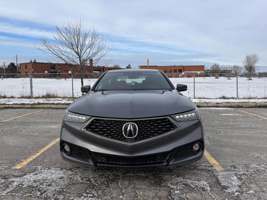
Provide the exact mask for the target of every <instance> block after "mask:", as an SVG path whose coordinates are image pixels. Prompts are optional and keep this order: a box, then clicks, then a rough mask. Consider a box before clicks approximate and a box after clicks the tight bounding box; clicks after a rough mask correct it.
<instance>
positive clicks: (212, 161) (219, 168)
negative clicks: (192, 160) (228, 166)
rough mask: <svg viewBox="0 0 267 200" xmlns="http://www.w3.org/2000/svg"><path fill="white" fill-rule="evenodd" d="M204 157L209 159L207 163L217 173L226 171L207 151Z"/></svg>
mask: <svg viewBox="0 0 267 200" xmlns="http://www.w3.org/2000/svg"><path fill="white" fill-rule="evenodd" d="M204 156H205V158H206V159H207V161H208V162H209V163H210V165H211V166H212V167H213V168H214V169H215V170H216V171H217V172H222V171H224V169H223V167H222V166H221V164H220V163H219V161H217V160H216V159H215V158H214V157H213V156H212V155H211V154H210V153H209V152H208V151H207V150H205V151H204Z"/></svg>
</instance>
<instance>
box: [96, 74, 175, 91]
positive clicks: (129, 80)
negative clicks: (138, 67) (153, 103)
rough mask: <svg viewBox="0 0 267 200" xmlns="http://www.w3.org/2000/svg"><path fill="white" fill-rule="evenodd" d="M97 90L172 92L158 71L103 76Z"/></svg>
mask: <svg viewBox="0 0 267 200" xmlns="http://www.w3.org/2000/svg"><path fill="white" fill-rule="evenodd" d="M99 90H101V91H102V90H172V86H171V85H170V84H169V82H168V81H167V79H166V78H165V77H164V76H163V75H162V74H161V73H160V72H158V71H125V72H108V73H107V74H105V75H104V76H103V77H102V78H101V79H100V81H99V82H98V83H97V85H96V87H95V91H99Z"/></svg>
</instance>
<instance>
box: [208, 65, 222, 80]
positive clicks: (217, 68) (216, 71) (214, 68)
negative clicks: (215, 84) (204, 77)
mask: <svg viewBox="0 0 267 200" xmlns="http://www.w3.org/2000/svg"><path fill="white" fill-rule="evenodd" d="M210 72H211V74H212V75H213V76H215V78H216V79H218V78H219V74H220V72H221V68H220V65H219V64H213V65H212V66H211V67H210Z"/></svg>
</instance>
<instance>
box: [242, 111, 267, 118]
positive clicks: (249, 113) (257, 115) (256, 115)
mask: <svg viewBox="0 0 267 200" xmlns="http://www.w3.org/2000/svg"><path fill="white" fill-rule="evenodd" d="M239 112H242V113H245V114H247V115H252V116H254V117H258V118H260V119H267V117H264V116H262V115H259V114H256V113H252V112H248V111H245V110H239Z"/></svg>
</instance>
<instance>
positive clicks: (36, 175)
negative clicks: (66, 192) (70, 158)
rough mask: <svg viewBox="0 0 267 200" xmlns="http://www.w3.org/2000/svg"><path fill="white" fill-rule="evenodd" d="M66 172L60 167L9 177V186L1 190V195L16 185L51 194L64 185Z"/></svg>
mask: <svg viewBox="0 0 267 200" xmlns="http://www.w3.org/2000/svg"><path fill="white" fill-rule="evenodd" d="M65 173H66V172H63V170H61V169H57V168H55V169H38V170H37V171H35V172H32V173H29V174H26V175H24V176H22V177H16V178H11V179H10V180H9V181H11V184H10V186H9V187H8V188H7V189H6V190H5V191H4V192H3V195H5V194H8V193H10V192H12V191H14V190H16V188H18V187H22V188H26V187H31V188H36V189H38V191H36V192H37V193H40V194H42V195H43V194H45V195H46V196H52V195H53V194H54V193H55V192H56V191H57V190H59V189H62V188H64V187H65V185H66V180H65V179H66V178H65V177H67V176H66V175H65Z"/></svg>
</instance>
